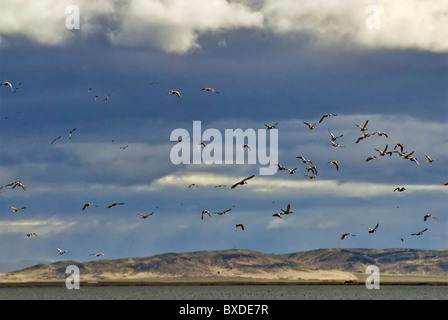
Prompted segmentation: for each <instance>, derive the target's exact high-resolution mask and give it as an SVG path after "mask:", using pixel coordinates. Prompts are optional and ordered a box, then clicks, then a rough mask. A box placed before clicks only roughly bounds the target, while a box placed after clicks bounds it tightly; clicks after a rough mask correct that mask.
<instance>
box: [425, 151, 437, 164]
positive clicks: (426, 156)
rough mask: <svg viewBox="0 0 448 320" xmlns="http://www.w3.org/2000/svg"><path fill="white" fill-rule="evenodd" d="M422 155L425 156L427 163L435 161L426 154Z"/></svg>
mask: <svg viewBox="0 0 448 320" xmlns="http://www.w3.org/2000/svg"><path fill="white" fill-rule="evenodd" d="M424 155H425V158H426V161H428V162H429V163H431V162H434V161H436V159H433V158H431V157H430V156H428V155H427V154H426V153H425V154H424Z"/></svg>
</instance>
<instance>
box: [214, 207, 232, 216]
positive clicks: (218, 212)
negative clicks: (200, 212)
mask: <svg viewBox="0 0 448 320" xmlns="http://www.w3.org/2000/svg"><path fill="white" fill-rule="evenodd" d="M230 210H232V208H230V209H227V210H224V211H216V212H213V213H214V214H217V215H219V216H222V215H223V214H226V213H227V212H229V211H230Z"/></svg>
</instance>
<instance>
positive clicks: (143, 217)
mask: <svg viewBox="0 0 448 320" xmlns="http://www.w3.org/2000/svg"><path fill="white" fill-rule="evenodd" d="M153 214H154V211H153V212H151V213H147V214H143V213H139V215H140V216H141V217H142V219H146V218H148V217H149V216H152V215H153Z"/></svg>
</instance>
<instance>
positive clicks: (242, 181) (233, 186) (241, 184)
mask: <svg viewBox="0 0 448 320" xmlns="http://www.w3.org/2000/svg"><path fill="white" fill-rule="evenodd" d="M253 177H255V175H251V176H250V177H247V178H245V179H243V180H241V181H238V182H237V183H235V184H234V185H232V186H231V187H230V188H231V189H234V188H236V187H237V186H243V185H245V184H247V180H250V179H252V178H253Z"/></svg>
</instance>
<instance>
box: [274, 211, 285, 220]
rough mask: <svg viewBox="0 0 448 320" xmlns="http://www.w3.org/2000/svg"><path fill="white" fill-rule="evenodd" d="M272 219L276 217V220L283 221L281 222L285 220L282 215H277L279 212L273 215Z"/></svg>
mask: <svg viewBox="0 0 448 320" xmlns="http://www.w3.org/2000/svg"><path fill="white" fill-rule="evenodd" d="M272 216H273V217H277V218H280V219H283V220H285V218H283V217H282V214H281V213H279V212H277V213H274V214H273V215H272Z"/></svg>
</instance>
